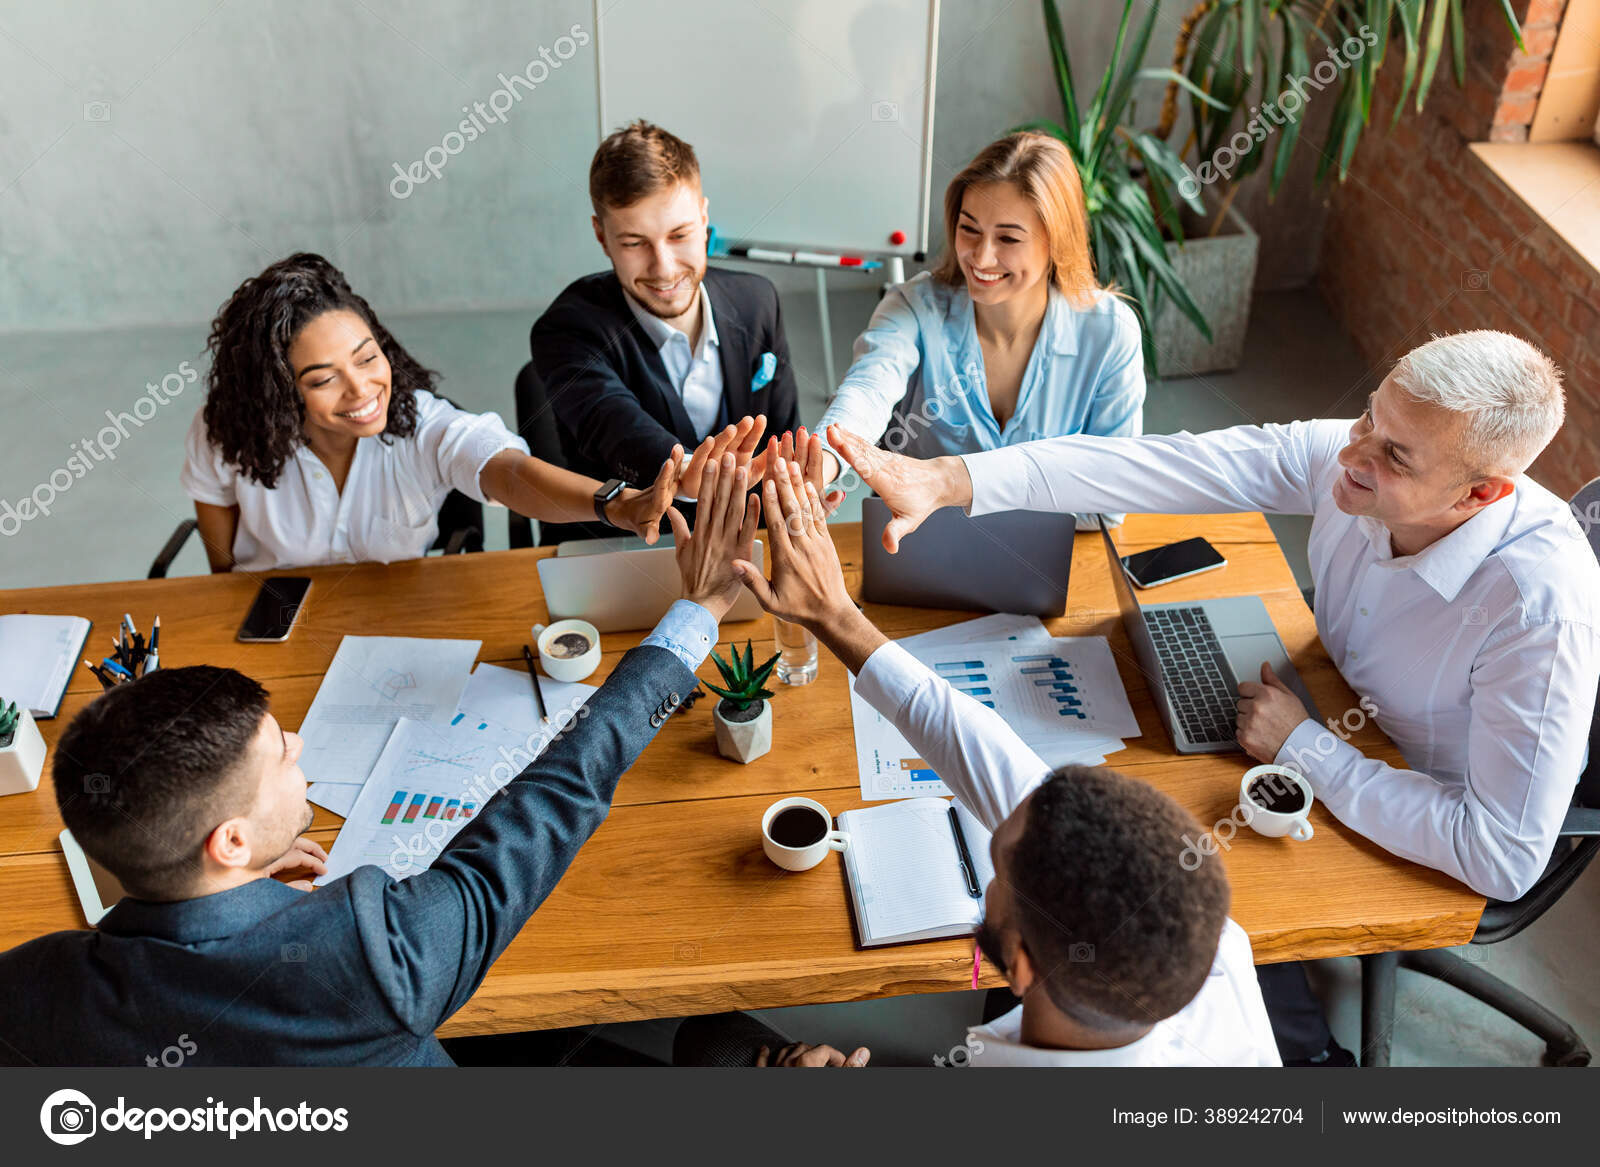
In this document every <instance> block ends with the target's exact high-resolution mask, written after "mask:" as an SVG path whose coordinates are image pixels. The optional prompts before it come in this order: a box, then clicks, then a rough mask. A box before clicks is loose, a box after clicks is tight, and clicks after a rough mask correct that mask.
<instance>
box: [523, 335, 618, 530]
mask: <svg viewBox="0 0 1600 1167" xmlns="http://www.w3.org/2000/svg"><path fill="white" fill-rule="evenodd" d="M516 405H517V433H518V434H520V435H521V436H522V438H523V440H524V441H526V442H527V443H528V452H529V453H531V454H532V455H533V456H534V457H535V458H538V459H540V460H542V461H545V462H549V463H550V464H551V465H553V466H562V467H567V458H566V455H565V453H563V451H562V449H561V431H560V430H559V429H558V428H557V427H556V415H555V411H554V410H553V409H551V408H550V398H549V396H548V395H547V394H546V393H545V387H544V379H543V378H542V377H540V376H539V373H538V370H536V369H535V368H534V367H533V362H532V361H529V362H528V363H527V364H525V365H523V366H522V371H521V372H520V373H518V374H517V386H516ZM567 468H568V469H570V467H567ZM509 528H510V536H511V546H513V547H533V546H542V547H548V546H550V545H551V544H553V543H562V542H565V541H566V540H568V539H607V538H615V537H616V536H617V535H618V534H619V533H620V532H618V531H616V530H614V529H612V528H611V527H607V526H603V525H602V524H600V523H546V522H542V521H541V522H540V523H539V537H538V539H537V540H535V539H534V531H533V520H532V519H530V518H528V517H527V516H526V515H519V514H517V513H516V512H515V511H512V512H511V516H510V523H509Z"/></svg>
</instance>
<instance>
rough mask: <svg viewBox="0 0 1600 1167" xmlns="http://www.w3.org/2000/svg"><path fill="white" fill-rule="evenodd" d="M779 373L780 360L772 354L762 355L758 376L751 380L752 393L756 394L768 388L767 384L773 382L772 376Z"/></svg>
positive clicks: (757, 371)
mask: <svg viewBox="0 0 1600 1167" xmlns="http://www.w3.org/2000/svg"><path fill="white" fill-rule="evenodd" d="M777 371H778V358H777V357H775V356H773V355H772V354H771V353H762V354H761V367H760V368H759V369H757V370H756V375H755V376H754V377H751V378H750V392H752V393H755V392H757V391H759V390H762V389H765V388H766V387H767V382H768V381H770V380H772V374H774V373H776V372H777Z"/></svg>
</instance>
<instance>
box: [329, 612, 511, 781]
mask: <svg viewBox="0 0 1600 1167" xmlns="http://www.w3.org/2000/svg"><path fill="white" fill-rule="evenodd" d="M482 647H483V641H481V640H432V639H422V638H416V637H398V636H346V637H345V638H344V640H342V641H341V642H340V643H339V651H338V652H337V653H335V654H334V657H333V663H332V664H330V665H329V666H328V673H327V675H326V676H325V677H323V678H322V687H321V688H319V689H318V690H317V696H316V699H315V700H314V701H312V703H311V709H310V711H309V712H308V713H307V714H306V719H305V721H303V722H302V723H301V725H300V736H301V737H303V738H304V739H305V743H306V744H305V752H304V753H302V754H301V755H300V768H301V769H302V770H304V771H305V774H306V777H307V778H309V779H310V780H311V782H312V783H313V786H312V789H311V792H310V796H309V797H310V798H311V800H312V801H313V802H316V803H318V804H321V805H327V804H326V803H324V802H323V797H319V795H320V796H324V797H326V796H329V795H332V796H334V797H337V795H338V793H339V792H330V791H328V790H327V785H328V784H330V783H331V784H335V785H340V784H342V785H348V786H351V787H352V789H351V791H350V792H349V793H350V794H353V793H354V791H356V790H359V789H360V787H361V784H362V783H363V782H365V781H366V780H367V775H368V774H370V773H372V767H373V765H374V764H375V763H376V762H377V760H378V756H379V755H380V754H381V753H383V747H384V745H385V744H386V743H387V742H388V740H389V735H390V734H391V733H393V732H394V727H395V725H396V724H397V723H398V722H399V720H400V719H401V718H402V717H408V718H410V719H411V720H412V721H427V722H434V723H439V724H443V723H445V722H448V721H449V720H450V719H451V718H452V717H453V716H455V713H456V707H457V705H458V703H459V702H460V700H461V693H462V691H463V690H464V689H465V688H466V686H467V679H468V677H469V676H470V675H471V673H472V662H473V661H474V660H476V659H477V657H478V650H479V649H480V648H482ZM341 801H342V800H341ZM329 809H330V810H336V809H337V807H329Z"/></svg>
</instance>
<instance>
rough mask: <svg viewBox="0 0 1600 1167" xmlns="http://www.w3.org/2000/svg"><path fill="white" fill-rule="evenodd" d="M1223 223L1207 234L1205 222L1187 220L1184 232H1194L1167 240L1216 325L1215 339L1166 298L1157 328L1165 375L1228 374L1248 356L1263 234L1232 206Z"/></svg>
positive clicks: (1184, 276) (1190, 286) (1213, 328)
mask: <svg viewBox="0 0 1600 1167" xmlns="http://www.w3.org/2000/svg"><path fill="white" fill-rule="evenodd" d="M1185 218H1186V219H1187V218H1188V216H1187V215H1186V216H1185ZM1224 223H1225V226H1224V227H1223V229H1222V231H1220V232H1218V233H1217V234H1216V235H1215V236H1211V237H1206V235H1205V234H1204V232H1205V230H1206V229H1207V228H1206V226H1205V225H1204V224H1201V223H1199V222H1195V223H1193V224H1191V223H1189V222H1185V224H1184V230H1185V232H1188V231H1190V230H1191V229H1193V230H1194V231H1195V235H1193V236H1190V237H1189V238H1186V239H1185V240H1184V241H1183V244H1182V246H1180V245H1178V244H1176V243H1168V244H1167V257H1168V258H1169V259H1171V261H1172V266H1173V267H1174V268H1175V269H1176V270H1177V273H1178V279H1179V280H1180V281H1182V283H1183V286H1184V287H1186V288H1188V289H1189V295H1190V296H1191V297H1193V298H1194V302H1195V303H1196V304H1197V305H1199V307H1200V312H1201V315H1203V316H1204V317H1205V318H1206V323H1207V324H1209V325H1210V326H1211V337H1212V339H1211V340H1210V341H1207V340H1206V338H1205V337H1204V336H1202V335H1201V334H1200V330H1199V329H1197V328H1196V327H1195V326H1194V325H1193V324H1192V323H1191V322H1190V320H1189V318H1188V317H1187V316H1185V315H1184V314H1183V313H1182V312H1180V311H1178V308H1177V306H1176V305H1174V304H1173V303H1172V301H1171V300H1168V299H1163V300H1162V301H1161V307H1160V309H1159V310H1158V311H1157V312H1156V319H1155V323H1154V326H1153V327H1154V330H1155V346H1156V364H1157V366H1158V367H1159V372H1160V374H1161V376H1163V377H1192V376H1196V375H1198V374H1200V373H1216V372H1225V371H1227V370H1229V369H1236V368H1238V367H1239V361H1240V358H1241V357H1243V355H1244V338H1245V333H1246V332H1247V331H1248V330H1249V327H1250V295H1251V291H1252V289H1253V288H1254V286H1255V282H1256V259H1257V257H1258V256H1259V255H1260V252H1261V237H1260V236H1259V235H1257V234H1256V233H1255V231H1254V230H1252V229H1251V227H1250V224H1249V223H1246V222H1245V221H1244V217H1243V216H1242V215H1240V214H1239V212H1238V211H1237V210H1236V209H1234V208H1232V207H1229V208H1228V214H1227V217H1226V218H1225V220H1224Z"/></svg>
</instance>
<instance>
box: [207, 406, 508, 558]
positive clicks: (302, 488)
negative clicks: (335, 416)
mask: <svg viewBox="0 0 1600 1167" xmlns="http://www.w3.org/2000/svg"><path fill="white" fill-rule="evenodd" d="M416 397H417V428H416V432H415V433H413V434H412V435H411V437H409V438H391V439H387V440H385V439H384V438H382V437H371V438H361V439H359V440H358V441H357V442H356V455H355V460H354V461H352V462H351V463H350V472H349V474H348V475H346V477H345V483H344V490H343V491H340V490H339V489H338V487H336V486H335V485H334V481H333V475H332V474H330V473H329V472H328V468H327V467H326V466H324V465H323V464H322V459H320V458H318V457H317V456H316V454H314V453H312V451H311V449H310V447H308V446H306V445H305V444H304V443H302V444H301V445H300V446H298V447H296V448H295V451H294V453H292V454H290V455H289V457H288V459H287V460H286V461H285V462H284V464H283V469H282V470H281V471H279V474H278V483H277V485H276V486H274V487H272V488H271V489H270V490H269V489H268V488H267V487H265V486H263V485H262V484H261V483H259V482H257V481H256V480H255V479H253V478H250V477H248V476H247V475H245V474H243V473H242V472H241V471H240V470H239V468H238V467H237V466H233V465H230V464H229V463H228V462H227V461H226V460H225V459H224V458H223V456H222V451H221V450H220V449H218V448H217V447H216V446H215V445H213V444H212V443H211V440H210V438H209V436H208V435H207V433H206V423H205V417H204V411H203V410H202V411H200V412H197V413H196V414H195V415H194V421H193V422H192V423H191V424H190V426H189V435H188V437H187V438H186V439H185V459H184V464H183V472H182V473H181V474H180V475H179V481H180V482H181V483H182V484H183V489H184V490H185V491H186V492H187V493H188V495H189V497H190V498H192V499H194V500H195V501H197V502H204V503H210V504H211V505H212V506H219V507H231V506H237V507H238V508H239V527H238V531H237V533H236V534H235V535H234V538H233V559H234V569H235V570H238V571H273V570H276V569H278V568H284V567H314V566H317V565H319V564H326V563H392V562H394V561H395V560H397V559H417V558H420V557H421V556H423V555H424V554H426V553H427V550H428V548H429V547H430V546H432V545H433V541H434V540H435V539H436V538H438V536H439V507H440V505H441V504H442V503H443V502H444V500H445V498H446V496H448V495H449V493H450V492H451V491H452V490H459V491H460V492H461V493H462V494H465V495H467V496H469V497H471V498H475V499H477V500H478V501H479V502H483V503H488V502H490V501H491V500H490V499H488V498H487V497H486V496H485V495H484V493H483V489H482V488H481V487H480V486H479V485H478V475H479V473H480V472H481V471H482V470H483V467H484V464H485V463H486V462H488V461H489V459H490V458H493V457H494V456H495V455H496V454H498V453H499V452H500V451H501V450H520V451H522V452H523V453H524V454H526V453H527V452H528V444H527V443H526V442H524V441H523V440H522V439H521V438H519V437H517V436H516V435H515V434H513V433H512V432H511V431H510V430H508V429H506V427H505V424H504V423H503V422H502V421H501V420H500V415H499V414H497V413H481V414H479V413H467V412H466V411H465V410H461V409H457V408H456V407H455V406H453V405H451V404H450V403H449V402H448V401H445V400H443V399H441V398H438V397H435V396H434V395H433V394H432V393H428V392H426V391H425V390H418V391H417V394H416Z"/></svg>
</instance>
